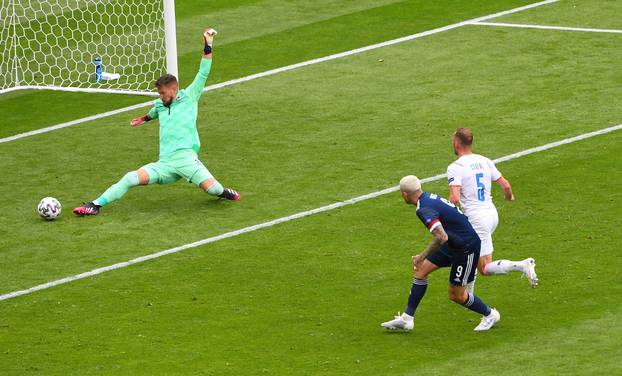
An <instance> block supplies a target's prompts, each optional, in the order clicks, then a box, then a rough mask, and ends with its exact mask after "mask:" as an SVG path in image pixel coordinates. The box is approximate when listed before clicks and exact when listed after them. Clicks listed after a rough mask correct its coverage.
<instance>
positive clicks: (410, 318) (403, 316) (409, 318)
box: [402, 312, 414, 321]
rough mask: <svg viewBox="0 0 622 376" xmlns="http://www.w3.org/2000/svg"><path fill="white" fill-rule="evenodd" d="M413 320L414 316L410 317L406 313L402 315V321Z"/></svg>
mask: <svg viewBox="0 0 622 376" xmlns="http://www.w3.org/2000/svg"><path fill="white" fill-rule="evenodd" d="M413 318H414V316H411V315H409V314H408V313H406V312H404V313H402V319H404V321H413Z"/></svg>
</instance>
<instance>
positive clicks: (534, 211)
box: [0, 133, 622, 375]
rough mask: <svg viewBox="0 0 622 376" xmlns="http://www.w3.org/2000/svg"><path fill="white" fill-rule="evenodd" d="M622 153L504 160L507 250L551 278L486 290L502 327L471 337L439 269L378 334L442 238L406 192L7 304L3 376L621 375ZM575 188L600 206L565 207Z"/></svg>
mask: <svg viewBox="0 0 622 376" xmlns="http://www.w3.org/2000/svg"><path fill="white" fill-rule="evenodd" d="M621 141H622V134H620V133H615V134H611V135H607V136H602V137H600V138H597V139H592V140H588V141H583V142H581V143H578V144H573V145H569V146H564V147H563V148H560V149H556V150H552V151H548V152H545V153H544V154H538V155H533V156H529V157H526V158H524V159H520V160H515V161H511V162H508V163H505V164H503V165H502V166H500V167H501V168H502V170H503V171H504V172H505V173H506V175H507V176H511V177H512V183H513V185H514V187H515V190H516V192H517V195H518V196H517V197H518V201H517V202H515V203H513V204H506V203H500V205H499V207H500V215H501V218H502V224H501V227H500V228H499V230H498V232H497V234H496V244H497V251H496V256H497V257H511V258H516V257H523V256H527V255H531V256H534V257H536V259H537V260H538V262H539V267H540V269H539V272H540V277H541V279H542V284H541V286H540V287H539V288H538V289H535V290H532V289H530V288H529V287H528V283H527V281H526V280H524V279H522V280H521V279H520V278H519V277H518V275H516V274H513V275H510V276H499V277H490V278H480V279H479V281H478V286H477V291H478V294H479V295H480V296H482V297H483V298H484V299H485V300H486V301H488V302H490V303H491V304H493V305H495V306H496V307H497V308H499V309H500V311H501V313H502V315H503V316H502V320H503V321H502V322H501V323H500V324H499V326H498V328H495V329H493V331H492V332H489V333H482V334H475V333H473V332H472V331H471V330H472V328H473V327H474V326H475V325H476V321H477V316H476V315H475V314H474V313H471V312H468V311H467V310H465V309H463V308H462V307H459V306H457V305H455V304H453V303H451V302H449V301H448V300H447V298H446V284H447V272H446V270H443V271H439V272H436V273H435V274H433V275H432V277H431V280H430V288H429V290H428V293H427V295H426V297H425V299H424V301H423V303H422V305H421V307H420V310H419V312H418V317H417V323H416V328H415V331H414V332H413V333H411V334H390V333H384V332H383V331H382V330H381V329H380V327H379V325H378V324H379V322H381V321H384V320H386V319H388V318H390V315H391V314H392V313H393V311H395V310H398V309H401V308H402V307H403V306H404V304H405V300H406V298H407V294H408V285H409V283H410V271H409V265H410V261H409V258H410V255H411V254H412V253H414V252H416V250H417V249H421V248H422V247H423V246H424V245H425V244H426V242H427V241H428V240H429V234H427V233H426V231H425V229H424V228H423V227H422V226H420V224H419V223H418V222H417V219H416V217H415V215H414V209H413V208H412V207H407V206H406V205H404V204H403V203H402V202H401V199H400V197H399V195H398V194H392V195H388V196H385V197H382V198H378V199H374V200H371V201H367V202H364V203H360V204H357V205H354V206H351V207H348V208H345V209H340V210H337V211H335V212H332V213H326V214H321V215H318V216H315V217H311V218H307V219H304V220H301V221H297V222H291V223H287V224H284V225H282V226H279V227H275V228H272V229H269V230H264V231H261V232H257V233H253V234H249V235H245V236H243V237H239V238H235V239H231V240H229V241H226V242H221V243H218V244H213V245H210V246H209V247H203V248H202V249H200V250H196V251H193V252H191V253H185V254H178V255H174V256H170V257H168V258H166V259H160V260H157V261H154V262H151V263H147V264H142V265H139V266H135V267H132V268H130V269H126V270H123V271H118V272H113V273H109V274H106V275H103V276H100V277H97V278H93V279H90V280H85V281H80V282H76V283H73V284H70V285H65V286H62V287H58V288H55V289H52V290H49V291H45V292H41V293H37V294H33V295H29V296H26V297H23V298H19V299H15V300H11V301H7V302H3V303H2V305H1V306H0V313H1V317H2V319H1V321H0V333H1V334H2V336H0V338H1V339H0V348H1V349H2V353H0V357H1V358H2V359H3V364H5V366H4V371H5V372H6V374H20V373H23V372H32V373H36V372H35V371H39V372H41V373H44V374H109V373H117V374H215V375H228V374H231V375H233V374H240V373H244V374H263V373H269V374H352V373H356V374H370V375H377V374H405V373H407V374H411V373H412V374H451V373H452V372H453V371H456V372H457V371H458V370H460V371H461V372H463V373H467V374H471V373H472V374H474V373H479V372H482V370H485V371H490V372H494V371H499V368H498V367H499V366H498V364H503V366H502V368H503V373H504V374H517V375H518V374H521V375H522V374H525V367H526V366H525V365H526V364H529V365H528V373H529V374H550V373H551V372H553V373H556V372H564V373H570V374H573V373H575V371H577V370H578V369H579V368H578V367H580V372H579V373H582V374H590V373H599V372H607V373H616V372H619V371H620V368H619V364H618V362H617V360H615V359H613V358H611V357H610V356H609V355H608V354H610V353H612V352H614V351H615V349H616V348H617V344H618V341H617V338H619V336H620V335H621V334H622V331H621V330H620V326H619V325H617V322H618V321H619V318H620V314H621V312H620V307H619V304H617V296H619V294H620V293H622V291H621V288H620V287H619V284H617V283H615V281H616V280H617V279H619V277H620V275H619V273H620V272H619V270H618V268H617V265H619V263H620V261H621V260H620V256H619V254H618V253H617V252H616V249H615V244H614V243H612V242H611V237H615V236H616V235H615V234H618V233H619V229H618V227H617V225H616V223H617V222H616V218H617V213H616V212H615V211H613V210H611V207H612V205H613V203H615V202H618V201H619V200H620V199H622V197H621V195H620V194H619V193H614V194H613V195H612V194H611V192H610V191H609V190H608V189H607V187H608V184H607V181H608V180H609V179H608V178H609V172H608V171H611V170H612V169H614V168H615V167H616V164H615V160H616V156H617V155H618V154H619V152H620V150H619V147H617V146H615V145H619V143H620V142H621ZM534 177H541V178H546V179H547V181H555V182H558V184H555V185H547V184H543V182H542V181H541V180H540V179H539V178H534ZM548 179H550V180H548ZM578 182H581V183H580V184H581V188H582V190H583V191H586V192H590V194H589V195H582V196H581V205H568V204H569V203H574V202H575V201H576V200H577V198H578V194H577V183H578ZM426 189H427V190H430V191H440V192H442V191H444V190H445V189H446V187H445V184H444V183H443V182H438V183H435V184H429V185H427V186H426ZM561 207H563V209H562V208H561ZM586 207H589V208H590V211H589V213H586V211H585V208H586ZM371 218H373V220H370V219H371ZM586 223H590V224H591V223H598V224H599V226H598V227H597V228H598V230H597V231H594V229H595V227H594V226H591V225H587V226H586V225H585V224H586ZM560 229H562V230H563V231H560ZM569 291H572V293H569ZM570 313H571V314H570ZM87 317H88V320H85V318H87ZM25 318H27V322H26V321H25ZM454 342H455V343H460V346H459V349H460V351H459V352H458V353H457V352H456V348H454V347H452V346H448V343H454ZM401 349H406V350H405V351H402V350H401ZM415 350H416V351H415ZM410 352H414V353H416V355H412V356H409V355H404V353H406V354H408V353H410ZM399 354H402V355H399Z"/></svg>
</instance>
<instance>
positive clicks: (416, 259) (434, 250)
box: [381, 175, 501, 332]
mask: <svg viewBox="0 0 622 376" xmlns="http://www.w3.org/2000/svg"><path fill="white" fill-rule="evenodd" d="M400 190H401V192H402V197H403V198H404V201H406V203H407V204H410V205H417V216H418V217H419V219H420V220H421V221H422V222H423V224H424V225H425V226H426V227H427V228H428V230H430V232H431V233H432V234H433V235H434V240H432V242H431V243H430V245H428V246H427V247H426V249H425V250H424V251H423V252H421V254H418V255H416V256H413V258H412V262H413V269H414V271H415V278H414V280H413V285H412V288H411V290H410V297H409V298H408V305H407V306H406V310H405V311H404V313H403V314H401V315H400V314H399V313H398V315H397V316H395V319H394V320H391V321H387V322H383V323H382V324H381V325H382V326H383V327H384V328H387V329H403V330H412V328H413V326H414V320H413V317H414V315H415V311H416V310H417V306H419V302H420V301H421V299H422V298H423V296H424V295H425V291H426V289H427V287H428V275H429V274H430V273H432V272H433V271H435V270H436V269H438V268H442V267H447V266H451V272H450V273H449V299H451V300H453V301H454V302H456V303H459V304H461V305H463V306H465V307H466V308H468V309H470V310H471V311H474V312H477V313H479V314H482V315H483V317H482V320H481V322H480V324H479V325H478V326H477V327H476V328H475V331H478V332H479V331H484V330H488V329H490V328H492V327H493V325H495V323H497V322H498V321H499V320H500V319H501V315H500V314H499V312H498V311H497V310H496V309H494V308H490V307H488V306H487V305H486V304H485V303H484V302H483V301H482V300H481V299H480V298H478V297H477V296H475V295H472V294H470V293H468V292H467V291H466V285H467V283H469V282H471V281H473V279H474V278H475V270H476V269H477V261H478V259H479V251H480V239H479V237H478V236H477V233H476V232H475V230H474V229H473V227H472V226H471V224H470V223H469V220H468V219H467V217H466V216H465V215H464V214H462V212H460V210H459V209H458V208H456V206H455V205H454V204H452V203H451V202H449V201H447V200H446V199H445V198H443V197H440V196H438V195H436V194H434V193H427V192H422V191H421V183H420V182H419V179H417V177H416V176H412V175H410V176H406V177H404V178H402V180H401V181H400Z"/></svg>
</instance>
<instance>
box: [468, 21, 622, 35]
mask: <svg viewBox="0 0 622 376" xmlns="http://www.w3.org/2000/svg"><path fill="white" fill-rule="evenodd" d="M471 25H473V26H497V27H515V28H519V29H541V30H563V31H581V32H585V33H610V34H622V30H617V29H592V28H585V27H567V26H549V25H530V24H515V23H505V22H482V21H478V22H473V23H471Z"/></svg>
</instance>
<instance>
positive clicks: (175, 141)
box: [73, 29, 240, 216]
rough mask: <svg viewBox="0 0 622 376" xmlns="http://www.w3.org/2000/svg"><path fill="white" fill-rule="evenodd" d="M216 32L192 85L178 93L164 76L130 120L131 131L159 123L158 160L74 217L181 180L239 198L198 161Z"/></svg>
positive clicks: (210, 32)
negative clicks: (202, 101)
mask: <svg viewBox="0 0 622 376" xmlns="http://www.w3.org/2000/svg"><path fill="white" fill-rule="evenodd" d="M214 35H216V31H215V30H213V29H208V30H206V31H205V33H204V34H203V38H204V41H205V48H204V50H203V52H204V55H203V59H201V67H200V68H199V73H198V74H197V75H196V77H195V79H194V81H192V83H191V84H190V86H188V87H187V88H186V89H185V90H179V85H178V83H177V78H175V76H173V75H171V74H165V75H164V76H162V77H160V78H159V79H158V80H157V81H156V87H157V88H158V94H160V99H157V100H156V101H155V103H154V105H153V107H152V108H151V110H150V111H149V113H148V114H147V115H145V116H142V117H139V118H137V119H134V120H132V122H131V125H132V126H133V127H135V126H137V125H141V124H144V123H146V122H148V121H150V120H155V119H158V120H159V122H160V158H159V160H158V161H157V162H155V163H149V164H148V165H146V166H143V167H141V168H140V169H138V170H137V171H131V172H128V173H127V174H125V176H124V177H123V178H122V179H121V180H119V182H117V183H116V184H114V185H112V186H111V187H110V188H108V189H107V190H106V191H105V192H104V193H103V194H102V195H101V196H100V197H99V198H97V199H96V200H94V201H92V202H88V203H85V204H84V205H82V206H80V207H77V208H75V209H74V210H73V212H74V213H75V214H76V215H79V216H85V215H97V214H99V210H100V208H101V207H102V206H105V205H108V204H109V203H111V202H113V201H115V200H118V199H120V198H121V197H123V195H125V194H126V193H127V191H129V189H130V188H132V187H136V186H138V185H148V184H168V183H174V182H176V181H177V180H179V179H181V178H184V179H186V180H187V181H189V182H190V183H193V184H196V185H197V186H199V187H200V188H201V189H202V190H204V191H205V192H207V193H208V194H210V195H212V196H216V197H220V198H223V199H226V200H233V201H238V200H240V194H239V193H237V192H236V191H234V190H233V189H230V188H224V187H223V186H222V185H221V184H220V183H219V182H218V181H217V180H216V179H214V177H213V176H212V174H211V173H210V172H209V171H208V170H207V168H205V166H204V165H203V163H201V161H199V158H198V152H199V147H200V145H201V144H200V141H199V134H198V133H197V111H198V102H199V98H201V94H202V93H203V87H204V86H205V81H207V76H208V75H209V72H210V69H211V67H212V42H213V39H214Z"/></svg>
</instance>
